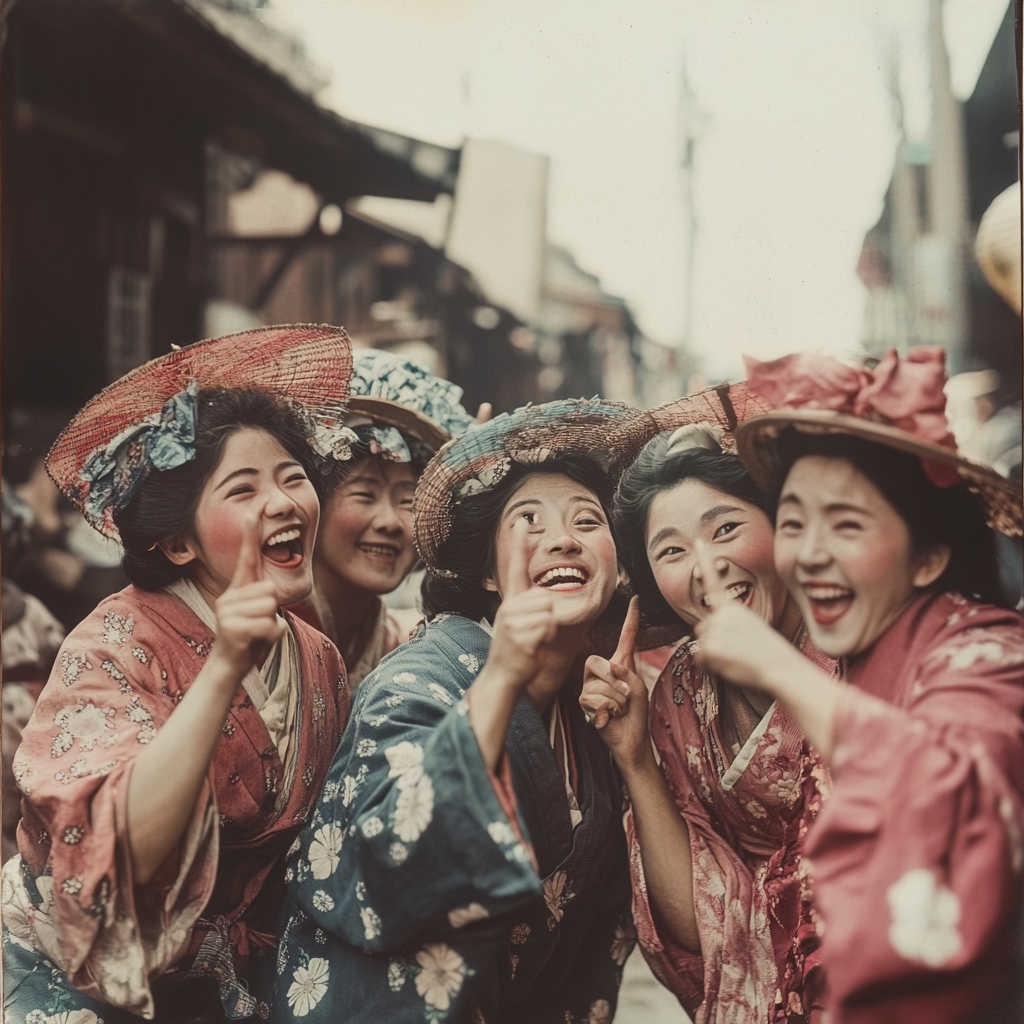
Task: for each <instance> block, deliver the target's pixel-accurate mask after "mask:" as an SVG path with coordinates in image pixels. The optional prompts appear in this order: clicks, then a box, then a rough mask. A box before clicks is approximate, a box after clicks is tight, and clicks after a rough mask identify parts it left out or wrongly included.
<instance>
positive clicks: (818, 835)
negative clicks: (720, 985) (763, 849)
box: [806, 593, 1024, 1024]
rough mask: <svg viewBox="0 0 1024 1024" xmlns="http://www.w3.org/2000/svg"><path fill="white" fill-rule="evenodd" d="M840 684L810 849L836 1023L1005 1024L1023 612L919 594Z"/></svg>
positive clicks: (1020, 819)
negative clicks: (844, 686)
mask: <svg viewBox="0 0 1024 1024" xmlns="http://www.w3.org/2000/svg"><path fill="white" fill-rule="evenodd" d="M847 680H848V681H849V683H850V684H851V685H850V687H849V689H848V690H847V691H846V693H845V694H844V695H843V698H842V703H841V705H840V711H839V716H838V720H837V723H836V732H835V738H836V746H835V752H834V755H833V759H832V768H833V773H834V780H835V782H834V788H833V791H832V795H831V797H830V798H829V800H828V801H827V803H826V805H825V808H824V810H823V811H822V812H821V814H820V816H819V817H818V820H817V822H816V824H815V825H814V826H813V828H812V829H811V832H810V836H809V839H808V843H807V847H806V854H807V856H808V858H810V860H811V862H812V868H811V870H812V872H813V877H814V902H815V905H816V907H817V909H818V911H819V912H820V914H821V917H822V918H823V921H824V925H825V927H824V929H823V939H822V956H823V959H824V962H825V965H826V968H827V971H828V986H829V1005H830V1007H831V1010H832V1016H831V1020H832V1021H833V1022H834V1024H838V1022H842V1024H883V1022H886V1024H888V1022H899V1024H926V1022H927V1024H953V1022H967V1021H970V1022H974V1021H979V1022H980V1021H988V1020H1003V1019H1010V1018H1009V1016H1008V1013H1009V1011H1010V1001H1011V1000H1012V999H1013V998H1014V994H1015V992H1016V994H1017V995H1018V996H1019V991H1020V986H1021V985H1022V984H1024V981H1022V978H1021V976H1020V974H1019V971H1020V963H1019V955H1020V951H1019V949H1017V936H1016V934H1015V932H1016V929H1017V928H1018V927H1019V915H1020V912H1021V905H1020V900H1021V894H1022V886H1021V865H1022V859H1024V848H1022V838H1021V837H1022V834H1024V720H1022V717H1021V716H1022V713H1024V621H1022V620H1021V618H1020V616H1018V615H1016V614H1015V613H1013V612H1009V611H1003V610H1002V609H999V608H994V607H991V606H989V605H981V604H978V603H977V602H974V601H970V600H967V599H965V598H963V597H961V596H960V595H958V594H934V593H928V594H925V595H923V596H922V597H920V598H918V599H917V600H916V601H915V602H914V603H913V604H912V605H911V607H910V608H909V609H908V610H907V611H906V612H905V613H904V614H903V615H902V616H901V617H900V618H899V619H898V620H897V621H896V622H895V623H894V624H893V625H892V626H891V627H890V629H889V631H888V632H887V633H885V635H884V636H882V638H881V639H880V640H878V641H877V642H876V643H875V645H874V647H873V648H872V649H871V650H870V651H869V652H867V653H866V654H865V655H863V656H862V657H861V658H859V659H858V660H857V661H856V662H855V663H854V664H853V665H852V666H851V667H850V669H849V672H848V673H847ZM1015 957H1016V958H1018V959H1017V963H1016V964H1014V959H1015Z"/></svg>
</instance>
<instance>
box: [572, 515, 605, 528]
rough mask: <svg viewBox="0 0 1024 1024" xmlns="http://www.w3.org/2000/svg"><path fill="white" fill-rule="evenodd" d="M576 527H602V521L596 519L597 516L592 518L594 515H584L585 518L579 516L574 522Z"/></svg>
mask: <svg viewBox="0 0 1024 1024" xmlns="http://www.w3.org/2000/svg"><path fill="white" fill-rule="evenodd" d="M576 525H577V526H604V521H603V520H601V519H598V518H597V516H594V515H585V516H580V518H579V519H577V520H576Z"/></svg>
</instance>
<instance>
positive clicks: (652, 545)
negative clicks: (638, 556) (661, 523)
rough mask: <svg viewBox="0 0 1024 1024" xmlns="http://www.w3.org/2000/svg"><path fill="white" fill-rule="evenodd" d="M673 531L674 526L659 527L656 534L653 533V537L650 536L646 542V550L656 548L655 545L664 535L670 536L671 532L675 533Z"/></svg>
mask: <svg viewBox="0 0 1024 1024" xmlns="http://www.w3.org/2000/svg"><path fill="white" fill-rule="evenodd" d="M675 532H676V528H675V527H674V526H665V527H662V528H661V529H660V530H659V531H658V532H657V533H656V534H655V535H654V536H653V537H652V538H651V539H650V540H649V541H648V542H647V550H648V551H650V550H651V548H656V547H657V546H658V545H659V544H660V543H661V542H662V541H663V540H664V539H665V538H666V537H668V536H670V535H671V534H673V533H675Z"/></svg>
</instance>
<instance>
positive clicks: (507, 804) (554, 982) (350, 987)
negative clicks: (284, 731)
mask: <svg viewBox="0 0 1024 1024" xmlns="http://www.w3.org/2000/svg"><path fill="white" fill-rule="evenodd" d="M489 647H490V637H489V636H488V634H487V632H486V631H485V630H484V628H482V626H481V625H478V624H477V623H475V622H472V621H471V620H469V619H466V618H463V617H460V616H455V615H449V616H438V617H437V618H435V619H434V620H433V621H432V622H431V623H430V624H429V625H427V626H421V628H420V630H419V632H418V634H417V635H416V636H415V637H413V638H412V639H411V640H409V642H408V643H405V644H403V645H402V646H401V647H399V648H398V649H397V650H396V651H395V652H394V653H392V654H391V655H389V656H388V657H387V658H385V659H384V661H383V662H382V663H381V664H380V666H379V667H378V668H377V670H376V671H375V672H374V673H372V674H371V675H370V676H369V677H368V678H367V679H366V680H365V681H364V682H363V684H362V686H361V687H360V688H359V691H358V695H357V697H356V700H355V703H354V706H353V713H352V721H351V724H350V727H349V729H348V731H347V732H346V734H345V737H344V739H343V740H342V743H341V746H340V747H339V749H338V754H337V757H336V758H335V760H334V763H333V765H332V766H331V770H330V773H329V774H328V778H327V783H326V785H325V786H324V790H323V796H322V797H321V799H320V800H319V801H318V803H317V806H316V810H315V812H314V814H313V820H312V821H311V822H310V823H309V824H308V825H307V827H306V829H305V830H304V832H303V833H302V835H301V836H300V838H299V840H298V842H297V843H296V847H295V850H294V852H293V855H292V856H291V857H290V858H289V861H288V869H287V879H288V898H289V899H288V905H287V920H286V923H285V925H284V926H283V928H282V929H281V942H280V946H279V949H278V962H277V972H276V975H277V976H276V978H275V979H274V986H273V995H272V998H271V999H270V1005H271V1019H272V1020H274V1021H289V1020H292V1019H294V1018H296V1017H304V1018H306V1019H307V1020H308V1021H309V1024H315V1022H317V1021H325V1022H328V1021H329V1022H332V1024H333V1022H336V1021H373V1022H374V1024H411V1022H415V1021H417V1020H420V1021H430V1022H440V1021H453V1022H474V1024H475V1022H480V1021H483V1022H486V1024H555V1022H557V1024H573V1022H588V1024H607V1022H608V1021H610V1020H611V1019H612V1017H613V1015H614V1012H615V1004H616V997H617V992H618V987H619V982H620V980H621V974H622V966H623V964H624V963H625V961H626V957H627V956H628V955H629V953H630V951H631V949H632V946H633V930H632V926H631V923H630V918H629V902H630V895H629V868H628V863H627V857H626V845H625V837H624V835H623V833H622V827H621V822H620V815H621V794H620V785H619V781H618V778H617V775H616V771H615V768H614V766H613V765H612V762H611V758H610V756H609V754H608V751H607V749H606V748H605V746H604V743H603V742H602V741H601V739H600V737H599V736H598V735H597V733H596V732H595V731H594V730H593V729H591V728H589V727H588V726H587V725H586V722H585V721H584V718H583V714H582V711H581V709H580V708H579V704H578V699H577V697H576V695H569V694H566V693H565V692H564V690H563V693H562V695H561V696H560V698H558V699H559V700H560V701H561V711H560V714H562V715H563V718H562V721H567V722H568V732H569V735H570V742H569V743H568V744H567V745H566V747H565V748H564V749H563V753H564V755H565V757H566V758H568V757H570V756H571V757H572V758H573V759H574V761H575V765H576V775H577V778H578V781H577V784H576V790H575V791H576V796H577V798H578V805H579V816H580V820H579V824H578V825H577V826H576V827H575V829H574V828H573V825H572V818H571V816H570V802H569V800H568V799H567V791H566V782H565V776H564V775H563V773H562V771H561V768H562V766H563V763H562V762H561V761H556V758H555V756H554V755H553V752H552V745H551V741H550V739H549V728H548V726H547V725H546V724H545V723H543V722H542V721H541V718H540V717H539V716H538V714H537V712H536V710H535V709H534V706H533V703H532V702H531V701H530V699H529V698H528V697H527V696H525V695H523V696H521V697H520V699H519V701H518V703H517V705H516V707H515V709H514V712H513V715H512V720H511V723H510V725H509V730H508V733H507V736H506V745H505V756H504V760H503V764H502V766H501V767H500V768H499V770H498V772H497V773H496V774H492V773H489V772H488V770H487V768H486V767H485V765H484V762H483V759H482V758H481V755H480V750H479V747H478V746H477V741H476V736H475V734H474V732H473V730H472V727H471V726H470V722H469V706H468V700H471V699H472V696H471V694H472V691H471V689H470V688H471V687H472V684H473V680H474V678H475V677H476V675H477V673H478V672H479V671H480V669H481V667H482V666H483V664H484V662H485V661H486V659H487V653H488V649H489ZM467 691H469V693H467ZM570 748H571V749H570Z"/></svg>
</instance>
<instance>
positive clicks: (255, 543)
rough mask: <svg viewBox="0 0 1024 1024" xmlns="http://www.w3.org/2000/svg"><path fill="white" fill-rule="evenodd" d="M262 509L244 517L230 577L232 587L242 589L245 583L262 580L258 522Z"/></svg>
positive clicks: (261, 554)
mask: <svg viewBox="0 0 1024 1024" xmlns="http://www.w3.org/2000/svg"><path fill="white" fill-rule="evenodd" d="M264 509H265V506H264V507H263V508H259V509H256V510H254V511H253V512H252V513H251V514H250V515H248V516H246V517H245V523H244V525H243V527H242V544H241V546H240V547H239V549H238V562H237V564H236V565H235V574H234V576H232V577H231V586H232V587H244V586H245V585H246V584H247V583H255V582H257V581H258V580H261V579H263V551H262V548H263V531H262V530H261V529H260V520H261V519H262V518H263V512H264Z"/></svg>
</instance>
